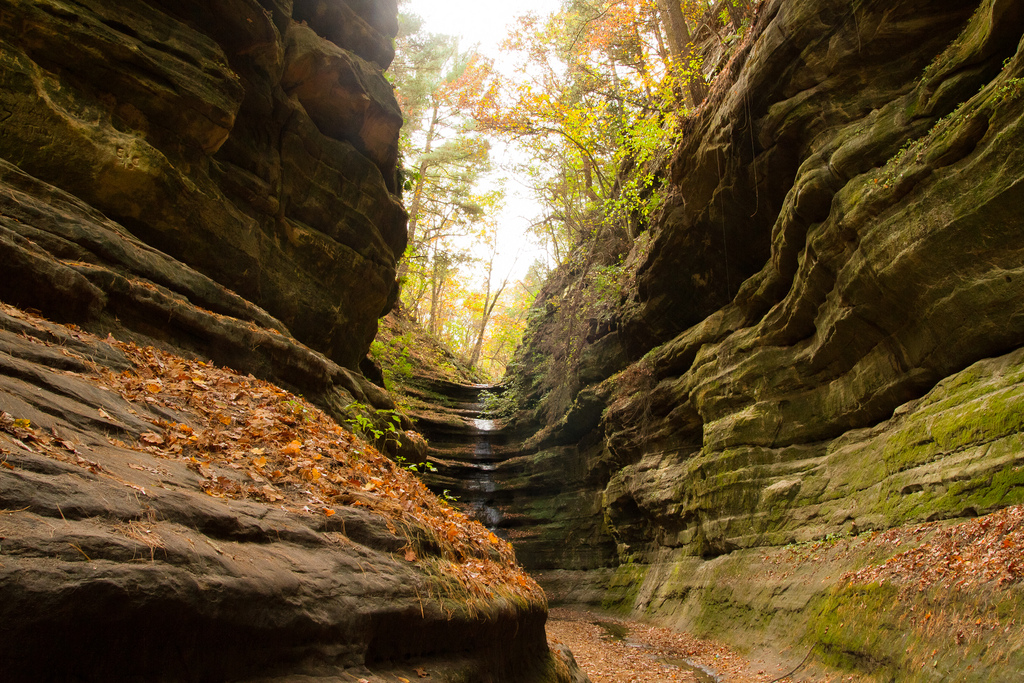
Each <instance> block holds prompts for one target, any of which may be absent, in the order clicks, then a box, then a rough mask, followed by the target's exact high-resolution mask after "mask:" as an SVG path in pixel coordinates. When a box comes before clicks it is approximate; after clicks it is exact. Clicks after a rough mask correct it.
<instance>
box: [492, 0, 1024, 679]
mask: <svg viewBox="0 0 1024 683" xmlns="http://www.w3.org/2000/svg"><path fill="white" fill-rule="evenodd" d="M1022 35H1024V3H1021V2H1019V1H1016V0H984V1H983V2H970V3H963V2H948V1H939V0H936V1H922V0H896V1H895V2H892V1H886V2H875V1H874V0H858V1H856V2H846V1H842V2H839V1H833V0H768V1H767V2H765V3H764V4H763V5H762V6H761V8H760V11H759V15H758V18H757V20H756V23H755V25H754V28H753V30H752V34H751V35H750V36H749V39H748V41H747V42H746V43H745V44H744V45H743V46H742V47H741V48H740V49H739V50H738V52H737V54H736V55H735V56H734V58H733V59H732V61H731V62H730V63H729V64H728V65H727V66H726V67H725V70H724V73H722V74H721V76H720V78H719V81H718V82H717V84H716V86H715V88H714V89H713V91H712V94H711V95H710V96H709V99H708V101H706V102H705V103H704V105H703V106H702V107H700V108H699V109H698V110H697V111H696V112H695V113H694V114H692V115H691V116H690V117H689V118H687V119H686V120H685V122H684V123H683V132H682V136H681V142H680V143H679V146H678V148H677V149H676V150H675V153H674V156H673V158H672V159H671V161H670V162H668V163H666V164H665V165H664V166H663V167H662V168H661V169H660V171H659V172H660V181H661V183H662V184H661V188H660V190H659V191H660V192H661V193H662V204H661V207H660V209H659V210H658V212H657V213H656V214H655V215H654V217H653V218H652V220H651V221H650V223H649V225H635V226H634V229H635V231H636V233H637V234H638V237H637V239H636V241H635V243H634V245H633V247H632V250H631V251H627V249H626V248H625V247H623V246H622V245H623V238H622V237H621V236H615V235H611V234H608V233H605V236H604V237H602V238H601V239H599V241H598V243H597V244H596V245H593V246H591V247H589V248H588V251H589V253H591V254H596V255H597V256H596V257H595V258H593V259H591V260H589V261H588V260H586V259H583V258H581V259H577V260H575V261H573V262H572V263H571V264H570V265H569V266H568V267H566V268H565V269H563V271H562V272H561V273H560V274H559V275H558V276H557V277H556V279H555V280H554V281H552V282H551V283H549V285H548V287H547V288H546V290H545V293H544V295H543V296H542V299H541V301H540V304H539V308H538V309H537V310H538V317H539V321H538V322H537V323H535V324H534V325H533V327H532V328H531V329H530V330H529V331H528V333H527V344H526V346H525V347H524V348H523V349H522V350H521V352H520V356H519V359H518V365H517V368H516V370H515V371H514V372H513V373H512V375H511V376H510V379H509V383H508V389H507V394H508V395H510V396H513V397H516V398H517V400H518V403H517V405H518V406H519V408H520V411H519V412H518V418H517V422H516V428H517V429H519V430H520V437H521V438H522V439H523V441H524V446H523V449H524V451H525V453H526V455H522V456H519V457H517V458H513V459H512V460H510V461H508V462H507V463H504V464H503V465H502V466H501V467H499V474H498V476H499V478H502V481H503V485H504V486H505V487H506V488H507V489H508V490H510V491H514V492H515V501H514V503H512V505H511V508H512V509H515V510H516V512H518V513H521V514H520V515H519V518H518V519H517V520H516V522H515V526H516V527H517V529H518V533H517V535H518V536H520V538H519V539H518V540H517V548H518V552H519V555H520V557H522V558H523V559H524V562H526V564H527V566H529V567H532V568H534V569H538V570H544V574H543V576H544V579H543V581H542V583H544V584H545V585H546V587H547V588H548V589H549V594H550V595H552V596H553V597H555V598H556V599H564V600H570V601H572V600H585V601H590V602H594V601H597V602H603V603H604V604H605V605H606V606H616V607H620V608H624V609H627V610H634V611H639V612H642V613H645V614H647V615H649V616H653V617H659V618H661V619H662V620H664V621H666V622H669V623H673V624H675V625H677V626H680V627H682V628H690V629H697V630H700V631H704V632H710V633H716V634H719V635H725V636H726V637H728V638H731V639H733V641H734V642H736V643H738V644H741V645H743V646H745V647H751V646H754V645H757V644H759V643H760V644H764V643H768V642H772V639H773V638H777V639H778V640H776V641H774V645H773V647H783V645H780V643H783V644H785V645H784V646H785V647H787V648H789V647H793V648H800V654H801V655H802V654H803V652H804V651H805V650H804V648H805V647H811V646H814V647H816V648H819V650H818V652H819V655H820V656H825V655H826V654H827V655H829V656H830V657H831V658H832V661H833V662H835V661H839V660H840V659H843V657H845V658H846V659H843V664H844V665H847V666H851V665H852V666H864V667H865V669H867V670H871V669H872V666H874V667H875V668H876V669H877V670H882V669H884V667H885V666H888V665H890V664H891V665H892V666H894V667H897V668H898V667H900V666H903V665H904V664H905V662H904V660H907V661H909V660H910V659H911V658H912V655H911V654H907V655H906V656H904V655H903V654H901V653H902V649H901V646H898V645H891V646H890V645H885V644H879V643H878V642H875V643H874V644H873V645H872V644H870V643H869V644H865V643H864V642H863V641H864V639H865V638H866V636H864V635H863V634H864V633H865V632H869V631H872V630H874V631H877V632H879V633H885V631H884V629H881V627H879V624H878V623H872V624H870V625H865V623H864V622H863V621H862V622H860V623H861V626H862V628H861V631H862V632H861V634H860V635H858V636H857V638H859V640H858V639H857V638H853V637H852V636H851V637H850V638H849V639H847V640H846V641H842V640H841V639H838V636H836V638H837V640H833V641H829V643H826V641H825V640H822V639H821V638H824V636H821V637H820V638H819V639H818V640H814V638H815V637H816V636H814V629H815V628H816V627H815V622H814V619H818V623H819V625H820V623H821V620H822V619H825V618H826V617H824V616H822V615H823V614H825V612H821V611H819V612H815V609H816V606H819V605H820V604H821V603H820V599H821V596H823V595H825V594H827V593H828V591H829V590H831V589H832V587H833V586H836V585H837V584H838V582H839V580H840V575H841V574H842V573H843V572H844V571H846V570H848V569H851V568H857V567H858V566H860V565H861V564H863V563H866V562H868V561H869V559H871V560H872V561H882V560H884V559H885V557H887V556H888V555H891V554H892V553H894V552H896V550H895V549H888V550H886V551H881V550H878V549H877V548H874V549H872V550H871V551H870V552H869V551H868V550H866V549H861V550H855V549H853V546H852V545H850V551H849V554H848V557H847V559H846V560H845V564H844V562H843V561H834V562H831V563H830V562H826V561H825V560H824V559H823V560H822V561H821V563H820V566H818V567H814V566H812V564H809V563H805V564H803V565H801V566H800V567H799V568H796V569H794V568H793V567H789V569H782V568H780V569H778V570H777V571H774V570H771V566H772V563H773V562H776V561H781V560H779V558H783V557H786V556H787V555H786V553H787V552H790V551H791V550H793V549H794V548H800V547H801V544H802V543H811V542H814V541H822V542H824V541H825V540H826V539H828V542H829V543H832V542H833V541H834V540H835V541H836V542H840V541H841V542H842V543H844V544H853V543H854V539H856V538H861V539H866V538H870V537H871V534H870V533H869V534H868V536H863V534H864V533H865V532H880V531H882V530H886V529H890V528H898V527H902V526H905V525H914V524H919V523H923V522H926V521H929V520H955V519H966V518H971V517H973V516H976V515H982V514H985V513H989V512H992V511H994V510H998V509H1000V508H1002V507H1004V506H1008V505H1012V504H1016V503H1020V502H1021V501H1022V500H1024V474H1022V472H1024V470H1022V469H1021V468H1022V466H1024V450H1022V443H1024V441H1022V439H1024V433H1022V428H1024V422H1022V419H1021V412H1020V408H1021V406H1022V405H1024V403H1022V402H1024V384H1022V377H1024V375H1022V374H1021V373H1022V369H1024V365H1022V362H1024V361H1022V358H1024V356H1022V353H1024V350H1022V347H1024V316H1022V310H1021V301H1022V300H1024V213H1022V207H1024V183H1022V179H1024V156H1022V150H1024V127H1022V118H1021V115H1022V113H1024V90H1022V84H1024V78H1022V77H1024V53H1022V51H1021V39H1022ZM620 256H621V257H622V258H623V259H624V262H625V266H623V267H622V268H621V279H620V280H619V282H621V283H622V290H621V294H620V296H619V297H618V298H617V299H616V300H615V301H613V302H611V303H609V302H607V301H601V300H600V294H599V291H598V287H596V286H595V285H594V282H595V279H594V277H593V276H592V275H591V274H592V273H594V272H595V270H596V269H597V268H598V267H600V268H603V269H604V271H603V272H605V273H607V272H608V269H609V268H616V267H618V266H616V263H617V262H618V259H619V257H620ZM595 302H596V303H595ZM567 368H568V372H567V371H566V369H567ZM538 430H539V431H538ZM866 542H867V541H865V543H866ZM844 547H846V546H844ZM866 547H867V546H865V548H866ZM786 548H788V549H789V550H786ZM857 548H860V546H857ZM876 551H877V553H880V554H874V555H872V553H876ZM869 555H870V556H871V557H870V558H869V557H868V556H869ZM783 564H785V563H783ZM1013 595H1016V593H1014V594H1013ZM869 603H870V600H861V599H858V600H857V604H858V605H860V606H861V607H864V606H865V605H867V604H869ZM870 604H873V603H870ZM833 607H835V605H833ZM854 611H855V612H856V611H857V610H854ZM861 611H862V612H863V610H861ZM936 613H938V612H936ZM814 614H818V616H817V617H815V616H814ZM929 615H931V612H929ZM911 616H912V615H911ZM864 618H865V619H866V618H867V617H864ZM912 622H913V619H912V618H911V620H910V621H909V622H902V623H903V624H904V628H909V626H907V624H909V623H912ZM972 623H973V621H972ZM978 623H979V624H980V623H982V622H981V620H980V619H979V621H978ZM832 626H833V630H832V633H833V634H836V633H837V632H838V630H839V629H837V626H839V625H837V624H833V625H832ZM890 626H891V625H890ZM892 627H893V628H896V627H895V626H892ZM824 630H825V631H828V628H824ZM951 630H952V631H955V630H956V629H951ZM895 633H896V634H897V635H896V636H893V637H891V638H889V640H891V641H893V642H896V643H898V642H903V644H904V646H905V647H906V652H907V653H911V650H912V649H913V648H912V647H911V645H912V644H913V643H908V642H907V641H906V640H905V638H906V636H905V635H904V633H905V632H904V631H900V630H899V629H898V628H896V631H895ZM819 636H820V633H819ZM830 637H831V636H830ZM936 637H938V636H936ZM1012 637H1013V638H1015V637H1017V636H1012ZM901 638H902V639H904V640H900V639H901ZM878 640H880V641H884V640H886V636H884V635H882V636H880V637H879V639H878ZM956 642H957V643H959V642H960V640H959V636H958V639H957V641H956ZM914 647H917V646H916V645H915V646H914ZM939 647H940V648H945V647H946V645H945V644H940V645H939ZM872 648H874V649H872ZM886 648H890V649H891V650H892V652H890V651H889V650H887V649H886ZM931 649H932V648H931V646H929V647H928V650H929V651H930V650H931ZM936 651H941V650H936ZM793 652H794V653H795V650H793ZM933 654H934V653H933ZM975 654H976V653H975ZM1005 654H1006V652H1005V651H1002V655H996V654H992V653H990V655H991V657H990V660H985V661H988V664H985V663H984V662H983V661H982V660H984V656H982V655H978V657H977V658H974V655H971V656H966V655H964V654H963V653H962V652H961V653H957V654H953V655H951V657H952V660H950V661H952V662H953V663H955V664H956V666H959V667H961V669H957V670H958V671H959V672H960V674H962V675H963V676H965V677H967V678H970V677H972V676H973V677H976V678H977V679H978V680H997V679H998V680H1002V679H1003V677H1005V676H1006V675H1008V674H1007V672H1008V671H1011V670H1012V666H1008V665H1005V663H1004V665H1003V666H1004V667H1007V666H1008V668H1003V669H999V668H998V667H997V668H996V669H986V668H985V667H986V666H990V665H992V662H994V661H996V660H997V659H998V658H999V657H1000V656H1003V655H1005ZM890 655H891V657H890ZM915 656H916V655H915ZM901 657H903V658H904V659H900V658H901ZM940 657H941V655H940ZM796 659H799V657H796ZM851 662H852V664H851ZM947 664H949V662H947ZM922 666H923V665H922ZM928 666H929V669H928V671H932V670H933V669H931V660H929V661H928ZM950 666H952V664H950ZM971 666H975V667H976V668H975V669H974V671H973V673H964V670H963V669H962V667H968V669H970V667H971ZM894 670H896V669H894ZM939 670H942V667H939ZM945 670H946V671H947V672H948V671H950V670H952V669H949V668H947V669H945ZM1000 671H1001V672H1002V673H999V672H1000ZM985 672H987V673H985ZM993 672H995V673H993ZM904 673H906V672H904ZM925 673H927V672H925ZM901 675H902V674H901ZM924 675H925V674H924V673H921V671H920V669H918V670H917V671H916V673H914V674H913V676H924ZM989 675H991V676H993V678H986V676H989ZM906 676H907V677H905V678H900V680H911V679H912V678H913V676H911V675H910V674H906ZM897 677H899V676H897ZM925 679H926V678H922V679H921V680H925ZM927 680H932V679H927ZM1007 680H1009V679H1007Z"/></svg>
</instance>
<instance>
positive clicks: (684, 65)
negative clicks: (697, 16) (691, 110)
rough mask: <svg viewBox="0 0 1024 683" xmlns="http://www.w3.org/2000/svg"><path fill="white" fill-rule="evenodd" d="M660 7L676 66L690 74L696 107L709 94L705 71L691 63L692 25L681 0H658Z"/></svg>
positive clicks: (691, 90) (692, 98)
mask: <svg viewBox="0 0 1024 683" xmlns="http://www.w3.org/2000/svg"><path fill="white" fill-rule="evenodd" d="M658 9H659V10H660V11H661V16H662V24H663V25H664V27H665V33H666V35H667V36H668V42H669V46H670V47H671V48H672V54H673V57H674V58H675V63H676V66H677V67H678V68H680V69H682V70H683V71H684V72H686V73H688V74H689V76H688V77H687V79H686V86H687V90H688V91H689V93H690V100H691V103H692V104H693V106H695V107H696V106H697V105H698V104H700V103H701V102H702V101H704V98H705V97H706V96H707V86H706V85H705V84H704V75H703V73H701V72H700V70H697V71H696V72H694V71H693V70H692V67H691V65H690V61H691V58H692V56H693V39H692V37H691V35H690V27H689V26H688V25H687V24H686V17H685V16H683V8H682V7H681V6H680V4H679V0H658Z"/></svg>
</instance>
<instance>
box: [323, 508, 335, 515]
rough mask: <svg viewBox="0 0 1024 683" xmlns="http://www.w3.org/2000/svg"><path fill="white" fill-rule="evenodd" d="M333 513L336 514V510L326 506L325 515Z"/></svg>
mask: <svg viewBox="0 0 1024 683" xmlns="http://www.w3.org/2000/svg"><path fill="white" fill-rule="evenodd" d="M333 514H334V510H332V509H331V508H324V515H326V516H327V517H330V516H331V515H333Z"/></svg>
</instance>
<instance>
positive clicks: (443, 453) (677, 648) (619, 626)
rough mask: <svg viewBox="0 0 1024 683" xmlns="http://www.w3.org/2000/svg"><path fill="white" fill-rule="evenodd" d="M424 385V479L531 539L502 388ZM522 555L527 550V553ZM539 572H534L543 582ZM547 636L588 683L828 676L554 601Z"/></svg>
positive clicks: (503, 531)
mask: <svg viewBox="0 0 1024 683" xmlns="http://www.w3.org/2000/svg"><path fill="white" fill-rule="evenodd" d="M420 381H421V383H423V385H424V386H429V389H425V391H426V393H429V394H432V395H433V399H434V402H435V403H434V406H433V408H434V410H432V411H424V412H421V413H419V414H417V425H418V426H419V428H420V429H421V430H422V431H423V433H424V434H425V435H426V436H427V438H428V442H429V450H428V454H429V459H430V461H431V463H432V464H433V468H431V469H428V470H427V471H426V472H425V473H424V477H423V479H424V481H426V482H427V483H428V486H429V487H430V488H431V489H432V490H433V491H434V492H435V493H437V494H438V495H440V496H442V497H445V498H446V499H448V500H454V501H455V504H456V506H457V507H459V508H460V509H461V510H462V511H463V512H465V513H466V514H467V515H468V516H470V517H471V518H473V519H475V520H477V521H479V522H480V523H481V524H483V525H484V526H485V527H487V528H488V529H490V530H491V531H492V532H494V533H495V534H497V535H499V536H501V537H503V538H507V539H510V540H511V541H512V543H513V546H515V545H516V537H517V536H527V535H529V532H527V531H524V530H523V529H522V528H517V521H518V522H520V523H522V522H523V517H524V515H523V514H522V513H520V512H517V511H516V510H517V509H518V507H519V506H518V504H515V496H516V494H517V492H518V493H519V494H520V495H521V494H522V491H521V490H518V491H516V490H509V489H507V488H503V486H502V483H505V484H508V483H509V482H516V483H521V482H520V481H519V480H518V479H517V478H516V477H515V475H514V473H515V472H516V470H520V469H522V468H523V467H524V466H525V464H524V463H520V462H519V461H517V459H518V460H527V459H528V458H529V456H531V455H535V454H534V453H532V452H530V449H524V448H523V447H522V445H521V442H520V441H518V440H517V439H516V438H515V436H514V435H512V434H510V432H509V427H508V425H507V424H506V423H505V422H504V421H502V420H500V419H493V418H492V417H489V413H488V411H487V404H488V398H489V397H494V396H496V395H497V394H499V393H500V392H501V391H502V387H500V386H493V385H468V384H455V383H450V382H443V381H437V380H433V381H429V382H427V381H425V380H424V379H423V378H421V380H420ZM520 436H521V435H520ZM533 450H535V449H533ZM554 495H556V496H557V494H554ZM519 526H522V524H519ZM526 556H527V557H531V553H530V552H529V551H527V552H526ZM529 568H530V567H529V566H527V569H529ZM543 574H544V572H538V576H537V578H538V579H539V580H540V581H541V584H542V585H543V584H544V576H543ZM549 599H550V598H549ZM547 637H548V643H549V645H551V647H552V648H555V647H558V646H559V645H563V646H565V647H568V648H569V649H570V650H571V651H572V653H573V655H574V657H575V659H576V661H577V663H578V664H579V665H580V668H581V669H582V670H583V671H584V672H585V673H586V674H587V676H588V677H589V679H590V681H591V682H592V683H633V682H635V683H668V682H670V681H671V682H675V681H679V682H688V683H689V682H692V683H713V682H716V681H722V682H725V681H729V682H734V683H748V682H749V683H768V682H772V681H778V682H780V683H781V682H782V681H791V680H800V681H815V680H825V679H817V678H814V677H813V676H809V675H808V674H807V672H806V671H805V672H804V675H803V676H801V677H799V678H789V677H787V676H785V674H786V673H789V672H790V671H792V670H793V669H794V666H795V664H794V662H793V660H797V662H798V661H799V657H800V655H797V654H795V653H782V654H780V655H779V656H778V657H777V658H775V659H773V660H771V661H766V660H763V659H762V660H754V661H751V660H748V659H746V658H744V657H742V656H740V655H738V654H736V653H735V652H733V651H732V650H730V649H729V648H728V647H725V646H724V645H722V644H720V643H717V642H714V641H711V640H704V639H700V638H696V637H694V636H692V635H689V634H687V633H680V632H676V631H673V630H671V629H668V628H659V627H657V626H653V625H650V624H645V623H643V622H640V621H635V620H627V619H623V618H620V617H618V616H615V615H613V614H610V613H602V612H600V611H595V610H592V609H589V608H587V607H583V606H560V605H557V604H555V605H553V606H552V608H551V611H550V614H549V617H548V621H547Z"/></svg>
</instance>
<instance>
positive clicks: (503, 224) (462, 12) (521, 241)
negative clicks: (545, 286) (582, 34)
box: [402, 0, 561, 280]
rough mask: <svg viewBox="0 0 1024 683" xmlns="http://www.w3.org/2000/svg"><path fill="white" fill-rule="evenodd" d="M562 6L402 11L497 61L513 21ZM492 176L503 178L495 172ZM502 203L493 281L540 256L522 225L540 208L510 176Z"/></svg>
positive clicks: (525, 0)
mask: <svg viewBox="0 0 1024 683" xmlns="http://www.w3.org/2000/svg"><path fill="white" fill-rule="evenodd" d="M560 5H561V0H408V2H407V3H406V4H404V5H403V6H402V11H403V12H408V13H410V14H416V15H419V16H420V17H422V18H423V20H424V23H425V25H424V28H425V29H426V30H427V31H429V32H431V33H443V34H447V35H452V36H458V37H459V45H460V46H461V47H462V48H463V49H467V48H470V47H473V46H478V49H479V51H480V52H482V53H483V54H485V55H487V56H489V57H493V58H496V59H500V58H501V54H500V51H499V49H498V45H499V44H500V43H501V42H502V41H503V40H504V39H505V36H506V35H507V34H508V29H509V27H510V26H511V25H512V23H513V22H514V21H515V19H516V17H518V16H520V15H523V14H526V13H528V12H535V13H536V14H538V15H540V16H546V15H548V14H550V13H552V12H554V11H556V10H558V8H559V6H560ZM505 153H506V151H505V150H502V149H500V148H498V147H495V148H494V149H492V151H491V154H492V159H493V160H494V161H495V162H496V165H499V166H500V164H501V162H502V158H501V157H502V156H503V154H505ZM496 175H499V176H500V175H504V174H502V172H501V171H500V170H499V171H498V172H497V174H496ZM505 189H506V193H507V194H506V205H505V210H504V211H503V212H502V214H501V215H500V217H499V225H500V235H501V239H500V240H499V242H500V247H499V250H500V251H499V258H498V260H499V263H498V264H497V267H496V269H495V276H496V277H497V279H498V280H501V279H502V278H504V277H505V274H506V273H508V272H512V273H513V276H512V279H518V278H521V277H522V276H523V275H525V273H526V270H527V268H529V267H530V264H531V263H533V261H534V260H536V259H538V258H541V259H543V258H544V254H543V252H542V250H541V249H540V248H539V247H536V246H535V245H531V244H530V243H529V242H530V240H529V239H528V238H527V236H526V229H527V227H528V226H529V225H530V224H531V223H532V222H534V221H535V220H536V219H537V217H538V215H539V213H540V207H539V206H537V205H536V204H535V203H534V202H533V201H532V199H530V198H529V197H526V196H525V195H524V194H523V193H522V188H521V187H520V185H519V184H518V183H517V182H516V181H515V179H514V178H507V179H506V180H505Z"/></svg>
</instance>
